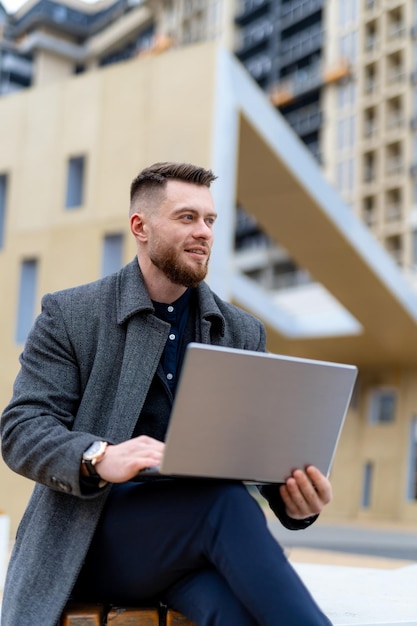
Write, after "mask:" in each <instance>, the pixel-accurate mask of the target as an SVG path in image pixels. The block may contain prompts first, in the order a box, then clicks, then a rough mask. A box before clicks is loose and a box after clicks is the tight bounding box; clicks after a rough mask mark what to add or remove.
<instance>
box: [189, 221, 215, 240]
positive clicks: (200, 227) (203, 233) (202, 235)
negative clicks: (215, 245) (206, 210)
mask: <svg viewBox="0 0 417 626" xmlns="http://www.w3.org/2000/svg"><path fill="white" fill-rule="evenodd" d="M193 235H194V237H195V238H196V239H211V238H212V236H213V231H212V229H211V228H210V226H209V225H208V224H207V223H206V222H205V221H204V220H198V222H196V228H195V229H194V233H193Z"/></svg>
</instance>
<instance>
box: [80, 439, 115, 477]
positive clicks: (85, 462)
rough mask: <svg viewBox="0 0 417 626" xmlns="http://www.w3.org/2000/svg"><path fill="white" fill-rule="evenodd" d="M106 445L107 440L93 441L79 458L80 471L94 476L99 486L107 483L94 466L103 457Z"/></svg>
mask: <svg viewBox="0 0 417 626" xmlns="http://www.w3.org/2000/svg"><path fill="white" fill-rule="evenodd" d="M108 445H109V444H108V443H107V441H93V443H92V444H91V446H89V447H88V448H87V450H85V451H84V453H83V458H82V460H81V470H82V473H83V474H84V476H88V477H90V478H95V479H96V480H97V481H98V486H99V487H104V486H105V485H107V481H106V480H103V479H102V478H101V476H100V474H99V473H98V472H97V470H96V468H95V466H96V464H97V463H99V462H100V461H101V460H102V459H103V458H104V455H105V454H106V450H107V446H108Z"/></svg>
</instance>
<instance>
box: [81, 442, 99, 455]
mask: <svg viewBox="0 0 417 626" xmlns="http://www.w3.org/2000/svg"><path fill="white" fill-rule="evenodd" d="M102 447H103V442H102V441H94V442H93V443H92V444H91V446H89V447H88V448H87V450H86V451H85V452H84V454H83V457H84V459H91V458H93V457H94V456H95V455H96V454H98V453H99V452H100V451H101V450H102Z"/></svg>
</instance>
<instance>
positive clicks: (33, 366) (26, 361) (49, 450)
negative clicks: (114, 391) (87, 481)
mask: <svg viewBox="0 0 417 626" xmlns="http://www.w3.org/2000/svg"><path fill="white" fill-rule="evenodd" d="M80 394H81V391H80V374H79V368H78V365H77V359H76V355H75V353H74V350H73V347H72V344H71V341H70V338H69V336H68V333H67V329H66V325H65V321H64V316H63V315H62V311H61V309H60V306H59V303H58V299H57V298H56V296H54V295H50V294H49V295H47V296H45V297H44V298H43V300H42V312H41V314H40V315H39V317H38V318H37V319H36V321H35V324H34V326H33V328H32V330H31V332H30V334H29V336H28V339H27V342H26V345H25V348H24V350H23V353H22V354H21V356H20V371H19V373H18V376H17V378H16V380H15V384H14V388H13V396H12V399H11V401H10V403H9V404H8V406H7V407H6V408H5V410H4V412H3V415H2V417H1V423H0V426H1V438H2V441H1V444H2V454H3V458H4V460H5V462H6V463H7V465H8V466H9V467H10V468H11V469H12V470H13V471H15V472H17V473H18V474H21V475H23V476H25V477H27V478H29V479H31V480H34V481H36V482H38V483H41V484H43V485H46V486H48V487H50V488H52V489H54V490H56V491H60V492H63V493H71V494H72V495H78V496H82V497H84V496H86V494H85V493H84V491H83V490H82V488H81V485H80V477H79V467H80V462H81V457H82V453H83V451H84V450H85V449H86V448H87V447H88V446H89V445H90V444H91V443H92V442H93V441H95V440H97V439H98V437H97V436H94V435H92V434H89V433H84V432H73V431H72V430H71V429H72V425H73V422H74V417H75V415H76V412H77V408H78V405H79V402H80ZM91 495H95V494H91Z"/></svg>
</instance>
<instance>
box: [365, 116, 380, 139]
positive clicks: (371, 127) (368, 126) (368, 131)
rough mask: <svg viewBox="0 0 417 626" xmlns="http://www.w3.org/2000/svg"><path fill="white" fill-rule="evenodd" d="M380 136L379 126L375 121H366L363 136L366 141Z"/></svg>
mask: <svg viewBox="0 0 417 626" xmlns="http://www.w3.org/2000/svg"><path fill="white" fill-rule="evenodd" d="M377 134H378V124H377V123H376V121H375V120H366V121H365V124H364V126H363V135H364V137H365V139H371V138H372V137H376V135H377Z"/></svg>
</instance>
